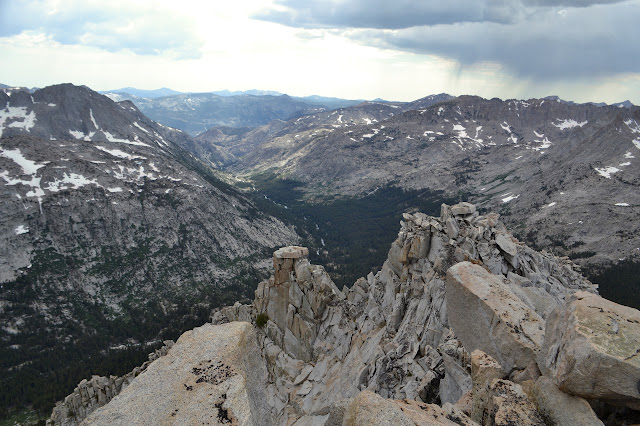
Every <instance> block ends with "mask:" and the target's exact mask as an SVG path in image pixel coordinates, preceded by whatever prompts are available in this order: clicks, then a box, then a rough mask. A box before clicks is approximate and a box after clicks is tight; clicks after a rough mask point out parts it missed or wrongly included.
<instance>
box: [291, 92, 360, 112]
mask: <svg viewBox="0 0 640 426" xmlns="http://www.w3.org/2000/svg"><path fill="white" fill-rule="evenodd" d="M295 99H299V100H301V101H303V102H308V103H310V104H314V105H318V104H319V105H324V106H325V107H327V109H337V108H345V107H350V106H354V105H358V104H360V103H362V102H365V100H364V99H358V100H351V99H342V98H333V97H327V96H318V95H311V96H304V97H295Z"/></svg>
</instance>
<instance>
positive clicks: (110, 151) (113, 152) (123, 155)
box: [96, 146, 146, 160]
mask: <svg viewBox="0 0 640 426" xmlns="http://www.w3.org/2000/svg"><path fill="white" fill-rule="evenodd" d="M96 148H98V149H99V150H100V151H104V152H106V153H107V154H111V155H113V156H114V157H118V158H124V159H127V160H133V159H136V158H140V159H142V160H146V157H141V156H139V155H131V154H129V153H126V152H124V151H121V150H119V149H107V148H105V147H103V146H96Z"/></svg>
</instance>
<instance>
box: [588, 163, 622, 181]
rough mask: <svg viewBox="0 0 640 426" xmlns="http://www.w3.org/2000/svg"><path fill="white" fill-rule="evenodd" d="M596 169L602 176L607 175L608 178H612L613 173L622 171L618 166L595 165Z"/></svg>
mask: <svg viewBox="0 0 640 426" xmlns="http://www.w3.org/2000/svg"><path fill="white" fill-rule="evenodd" d="M594 169H595V171H596V172H598V174H599V175H600V176H603V177H606V178H607V179H611V175H612V174H614V173H617V172H619V171H620V169H618V168H617V167H613V166H609V167H602V168H598V167H594Z"/></svg>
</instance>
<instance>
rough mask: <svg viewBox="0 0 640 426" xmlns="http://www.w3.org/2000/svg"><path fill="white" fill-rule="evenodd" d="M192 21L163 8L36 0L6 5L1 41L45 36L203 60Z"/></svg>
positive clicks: (0, 8)
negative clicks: (29, 35) (36, 35)
mask: <svg viewBox="0 0 640 426" xmlns="http://www.w3.org/2000/svg"><path fill="white" fill-rule="evenodd" d="M192 28H193V25H192V23H191V22H190V20H189V19H188V18H187V17H186V16H184V15H181V14H179V13H175V11H171V10H167V9H166V8H163V7H162V6H161V5H158V4H156V3H155V2H154V3H144V2H127V1H109V2H104V1H101V2H99V1H95V0H86V1H74V0H63V1H56V0H31V1H24V2H11V1H2V2H1V3H0V37H10V36H14V35H18V34H21V33H41V34H44V35H46V36H47V37H49V38H51V39H52V40H55V41H57V42H59V43H62V44H67V45H85V46H93V47H98V48H101V49H104V50H107V51H110V52H117V51H122V50H129V51H132V52H134V53H136V54H143V55H157V54H161V53H169V54H171V55H173V56H175V57H178V58H198V57H200V48H201V47H202V41H201V40H199V38H198V37H197V35H196V34H195V32H194V31H193V30H192Z"/></svg>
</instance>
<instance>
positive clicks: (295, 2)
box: [255, 0, 521, 29]
mask: <svg viewBox="0 0 640 426" xmlns="http://www.w3.org/2000/svg"><path fill="white" fill-rule="evenodd" d="M278 4H279V5H280V6H281V7H284V9H278V10H268V11H265V12H263V13H261V14H260V15H257V16H255V18H257V19H261V20H265V21H272V22H277V23H280V24H284V25H288V26H292V27H303V28H326V27H331V28H333V27H342V28H346V27H350V28H377V29H399V28H408V27H412V26H417V25H437V24H453V23H457V22H484V21H487V22H501V23H505V22H510V21H511V20H512V19H513V18H514V15H515V14H518V13H519V12H520V10H521V7H520V4H519V2H518V1H513V0H493V1H488V2H487V1H478V0H455V1H442V0H421V1H416V0H395V1H389V0H351V1H335V0H334V1H326V0H281V1H280V2H279V3H278Z"/></svg>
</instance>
